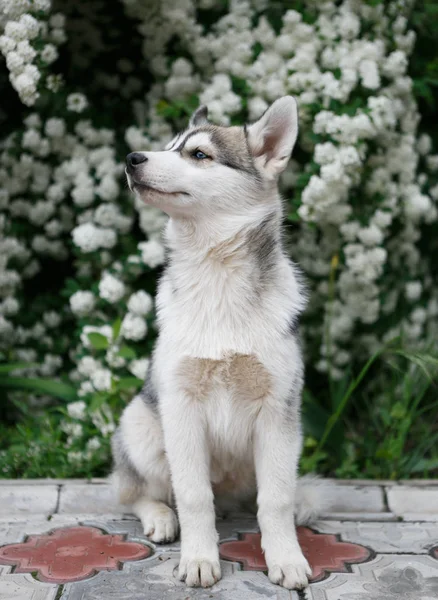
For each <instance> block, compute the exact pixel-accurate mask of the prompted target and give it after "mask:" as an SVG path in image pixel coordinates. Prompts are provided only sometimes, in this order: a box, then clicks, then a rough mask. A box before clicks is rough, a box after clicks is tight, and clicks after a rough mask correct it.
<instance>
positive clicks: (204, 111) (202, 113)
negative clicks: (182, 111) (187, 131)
mask: <svg viewBox="0 0 438 600" xmlns="http://www.w3.org/2000/svg"><path fill="white" fill-rule="evenodd" d="M207 123H208V108H207V107H206V106H205V104H202V106H200V107H199V108H197V109H196V110H195V112H194V113H193V114H192V116H191V117H190V121H189V127H199V126H200V125H206V124H207Z"/></svg>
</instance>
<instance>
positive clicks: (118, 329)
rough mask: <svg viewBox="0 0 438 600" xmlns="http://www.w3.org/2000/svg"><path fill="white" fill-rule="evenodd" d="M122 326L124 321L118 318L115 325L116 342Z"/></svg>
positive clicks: (114, 337)
mask: <svg viewBox="0 0 438 600" xmlns="http://www.w3.org/2000/svg"><path fill="white" fill-rule="evenodd" d="M121 326H122V319H121V318H120V317H118V318H117V319H116V320H115V321H114V323H113V339H114V340H116V339H117V338H118V337H119V333H120V328H121Z"/></svg>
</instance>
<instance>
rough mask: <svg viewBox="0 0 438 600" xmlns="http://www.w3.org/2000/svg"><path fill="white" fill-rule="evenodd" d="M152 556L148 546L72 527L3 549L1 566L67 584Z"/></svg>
mask: <svg viewBox="0 0 438 600" xmlns="http://www.w3.org/2000/svg"><path fill="white" fill-rule="evenodd" d="M151 554H152V550H151V548H150V547H149V546H146V545H144V544H139V543H138V542H130V541H124V539H123V536H121V535H107V534H104V533H102V532H101V531H100V530H99V529H95V528H93V527H69V528H63V529H55V530H54V531H53V532H51V533H50V534H49V535H33V536H29V537H28V538H27V540H26V542H24V543H21V544H10V545H7V546H2V547H1V548H0V563H1V564H6V565H15V572H16V573H26V572H32V573H33V572H35V571H36V572H37V573H38V579H39V580H41V581H47V582H50V583H66V582H69V581H79V580H82V579H85V578H88V577H91V576H92V575H94V574H95V573H96V572H97V571H101V570H113V569H119V568H120V565H121V563H122V562H124V561H127V560H140V559H143V558H146V557H148V556H150V555H151Z"/></svg>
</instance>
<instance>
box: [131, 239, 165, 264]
mask: <svg viewBox="0 0 438 600" xmlns="http://www.w3.org/2000/svg"><path fill="white" fill-rule="evenodd" d="M138 249H139V250H140V251H141V259H142V261H143V262H144V263H145V264H146V265H148V267H151V269H154V268H155V267H158V265H162V264H163V263H164V259H165V256H166V254H165V250H164V246H163V245H162V244H160V242H158V241H157V240H150V241H148V242H140V243H139V244H138Z"/></svg>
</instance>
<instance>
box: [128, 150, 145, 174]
mask: <svg viewBox="0 0 438 600" xmlns="http://www.w3.org/2000/svg"><path fill="white" fill-rule="evenodd" d="M147 159H148V158H147V156H146V155H145V154H143V153H142V152H131V154H128V156H127V157H126V166H127V168H128V171H129V173H135V169H136V167H138V165H141V164H142V163H144V162H146V161H147Z"/></svg>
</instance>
